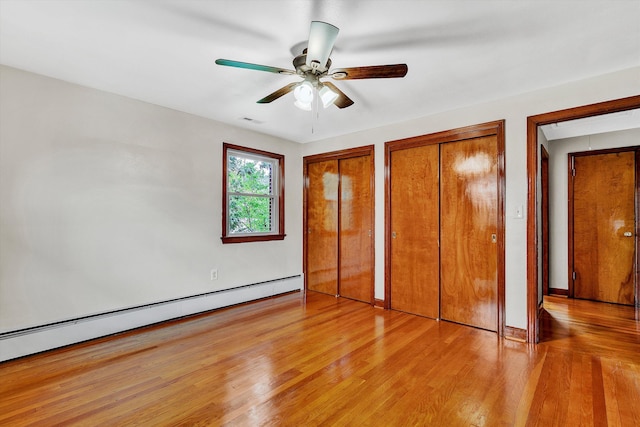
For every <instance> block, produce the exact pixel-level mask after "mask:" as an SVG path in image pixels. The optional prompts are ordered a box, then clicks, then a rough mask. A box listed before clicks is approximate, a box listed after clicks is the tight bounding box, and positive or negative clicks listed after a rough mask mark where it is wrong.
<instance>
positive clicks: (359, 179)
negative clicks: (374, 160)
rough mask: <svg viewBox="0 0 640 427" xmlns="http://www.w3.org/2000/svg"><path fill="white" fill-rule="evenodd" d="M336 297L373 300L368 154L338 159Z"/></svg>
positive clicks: (371, 224) (369, 165)
mask: <svg viewBox="0 0 640 427" xmlns="http://www.w3.org/2000/svg"><path fill="white" fill-rule="evenodd" d="M339 170H340V207H339V209H340V225H339V230H340V233H339V234H340V235H339V240H340V275H339V289H338V293H339V294H340V296H343V297H347V298H352V299H356V300H360V301H365V302H368V303H372V302H373V259H372V252H373V250H372V249H373V248H372V241H373V218H372V212H373V209H372V205H371V203H372V194H371V156H359V157H352V158H348V159H341V160H340V163H339Z"/></svg>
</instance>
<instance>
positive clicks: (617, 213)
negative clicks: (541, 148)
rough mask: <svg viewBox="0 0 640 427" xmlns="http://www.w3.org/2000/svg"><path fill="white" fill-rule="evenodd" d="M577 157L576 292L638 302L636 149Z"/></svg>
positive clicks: (599, 298)
mask: <svg viewBox="0 0 640 427" xmlns="http://www.w3.org/2000/svg"><path fill="white" fill-rule="evenodd" d="M573 160H574V161H573V164H574V171H575V172H574V177H573V271H574V272H575V275H574V278H575V279H574V283H573V291H574V296H575V297H576V298H584V299H591V300H597V301H605V302H612V303H617V304H633V303H634V299H635V298H634V289H635V286H634V285H635V268H634V267H635V247H636V245H635V235H636V233H635V229H636V225H635V224H636V219H635V203H636V202H635V187H636V184H635V179H636V178H635V152H634V151H626V152H618V153H605V154H595V155H587V156H574V157H573Z"/></svg>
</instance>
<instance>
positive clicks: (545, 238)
mask: <svg viewBox="0 0 640 427" xmlns="http://www.w3.org/2000/svg"><path fill="white" fill-rule="evenodd" d="M540 157H541V159H540V170H541V171H540V174H541V184H542V185H541V186H540V190H541V191H542V195H541V196H542V197H541V200H542V206H541V208H542V216H541V219H542V295H549V274H550V272H549V152H548V151H547V149H546V148H544V145H540Z"/></svg>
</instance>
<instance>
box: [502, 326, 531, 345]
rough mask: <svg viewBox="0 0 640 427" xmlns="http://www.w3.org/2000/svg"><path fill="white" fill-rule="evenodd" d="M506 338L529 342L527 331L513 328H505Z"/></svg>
mask: <svg viewBox="0 0 640 427" xmlns="http://www.w3.org/2000/svg"><path fill="white" fill-rule="evenodd" d="M504 337H505V339H508V340H511V341H518V342H527V330H526V329H520V328H515V327H513V326H505V327H504Z"/></svg>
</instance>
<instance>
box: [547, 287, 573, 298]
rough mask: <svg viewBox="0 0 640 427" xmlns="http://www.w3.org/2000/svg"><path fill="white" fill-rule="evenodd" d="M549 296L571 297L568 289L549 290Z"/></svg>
mask: <svg viewBox="0 0 640 427" xmlns="http://www.w3.org/2000/svg"><path fill="white" fill-rule="evenodd" d="M549 295H559V296H564V297H566V296H569V290H568V289H559V288H549Z"/></svg>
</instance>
